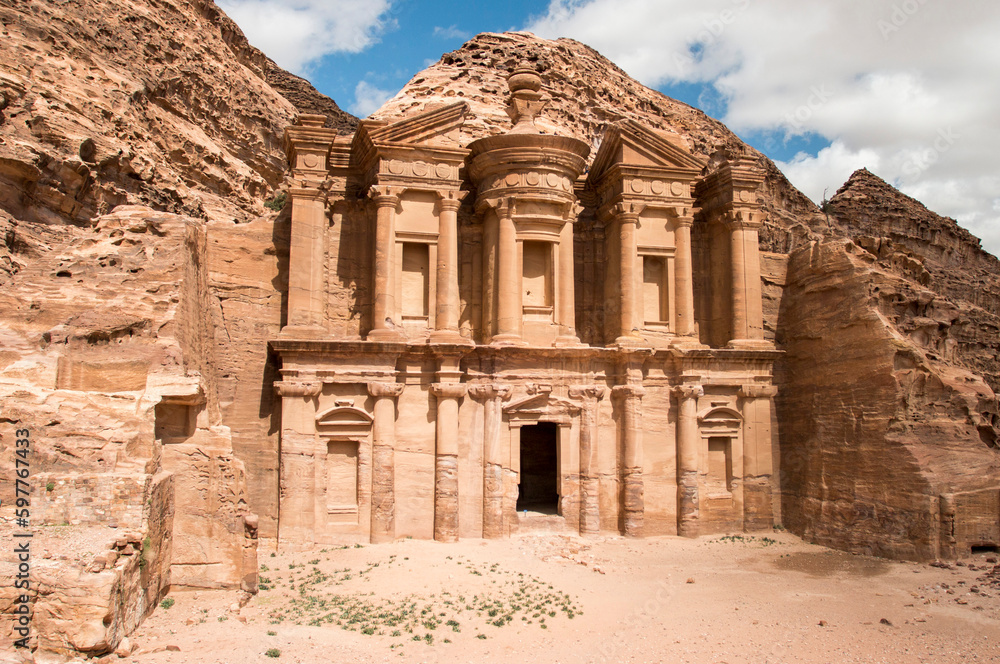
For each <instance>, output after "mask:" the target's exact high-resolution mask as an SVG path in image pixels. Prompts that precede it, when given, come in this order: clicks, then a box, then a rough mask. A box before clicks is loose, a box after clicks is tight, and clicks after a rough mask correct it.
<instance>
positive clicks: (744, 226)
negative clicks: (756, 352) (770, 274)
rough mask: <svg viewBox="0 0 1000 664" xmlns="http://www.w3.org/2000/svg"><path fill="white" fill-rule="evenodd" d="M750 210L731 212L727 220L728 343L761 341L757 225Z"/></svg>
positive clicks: (762, 321)
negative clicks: (729, 278)
mask: <svg viewBox="0 0 1000 664" xmlns="http://www.w3.org/2000/svg"><path fill="white" fill-rule="evenodd" d="M749 214H750V213H746V212H734V213H733V218H732V220H731V221H730V222H729V223H728V228H729V246H730V252H729V253H730V262H731V264H732V314H733V319H732V322H733V324H732V336H731V340H730V345H733V344H736V345H739V344H740V342H746V341H749V342H758V343H760V342H762V341H763V340H764V315H763V309H762V306H761V290H760V254H759V250H758V246H757V243H758V237H757V235H758V232H757V229H758V227H759V225H758V224H757V223H753V222H750V221H748V220H747V219H746V218H745V217H748V216H749Z"/></svg>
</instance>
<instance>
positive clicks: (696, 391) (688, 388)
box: [673, 385, 705, 399]
mask: <svg viewBox="0 0 1000 664" xmlns="http://www.w3.org/2000/svg"><path fill="white" fill-rule="evenodd" d="M673 391H674V394H675V395H676V396H677V398H678V399H697V398H698V397H703V396H705V388H704V387H702V386H701V385H678V386H677V387H675V388H674V390H673Z"/></svg>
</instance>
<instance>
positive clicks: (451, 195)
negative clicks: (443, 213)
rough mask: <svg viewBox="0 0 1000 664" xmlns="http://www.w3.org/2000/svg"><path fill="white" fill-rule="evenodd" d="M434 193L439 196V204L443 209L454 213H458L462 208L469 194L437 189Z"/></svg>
mask: <svg viewBox="0 0 1000 664" xmlns="http://www.w3.org/2000/svg"><path fill="white" fill-rule="evenodd" d="M434 193H435V194H436V195H437V202H438V205H439V206H440V207H441V209H442V210H448V211H452V212H457V211H458V208H460V207H462V199H464V198H465V197H466V196H467V195H468V194H469V192H467V191H462V190H460V189H437V190H435V192H434Z"/></svg>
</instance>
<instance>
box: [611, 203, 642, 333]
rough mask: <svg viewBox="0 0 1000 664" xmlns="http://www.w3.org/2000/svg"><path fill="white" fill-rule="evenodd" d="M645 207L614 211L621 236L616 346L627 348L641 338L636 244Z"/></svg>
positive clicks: (619, 207)
mask: <svg viewBox="0 0 1000 664" xmlns="http://www.w3.org/2000/svg"><path fill="white" fill-rule="evenodd" d="M644 207H645V206H641V205H635V204H631V203H618V204H617V205H615V206H614V208H613V213H614V215H615V219H616V221H617V223H618V232H619V247H618V249H619V256H618V258H619V271H618V274H619V294H620V297H619V303H618V314H619V320H618V327H619V331H618V339H616V340H615V343H618V344H622V345H628V344H630V343H632V338H633V337H634V336H636V334H638V328H639V325H638V321H637V318H636V304H637V300H638V298H637V292H636V269H637V263H638V260H639V249H638V244H637V241H636V226H637V225H638V224H639V214H640V213H641V212H642V209H643V208H644Z"/></svg>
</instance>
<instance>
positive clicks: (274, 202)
mask: <svg viewBox="0 0 1000 664" xmlns="http://www.w3.org/2000/svg"><path fill="white" fill-rule="evenodd" d="M286 200H288V193H287V192H284V191H279V192H278V193H277V194H275V196H274V198H272V199H269V200H267V201H264V207H266V208H267V209H268V210H274V211H275V212H281V208H283V207H285V201H286ZM275 657H277V655H275Z"/></svg>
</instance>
